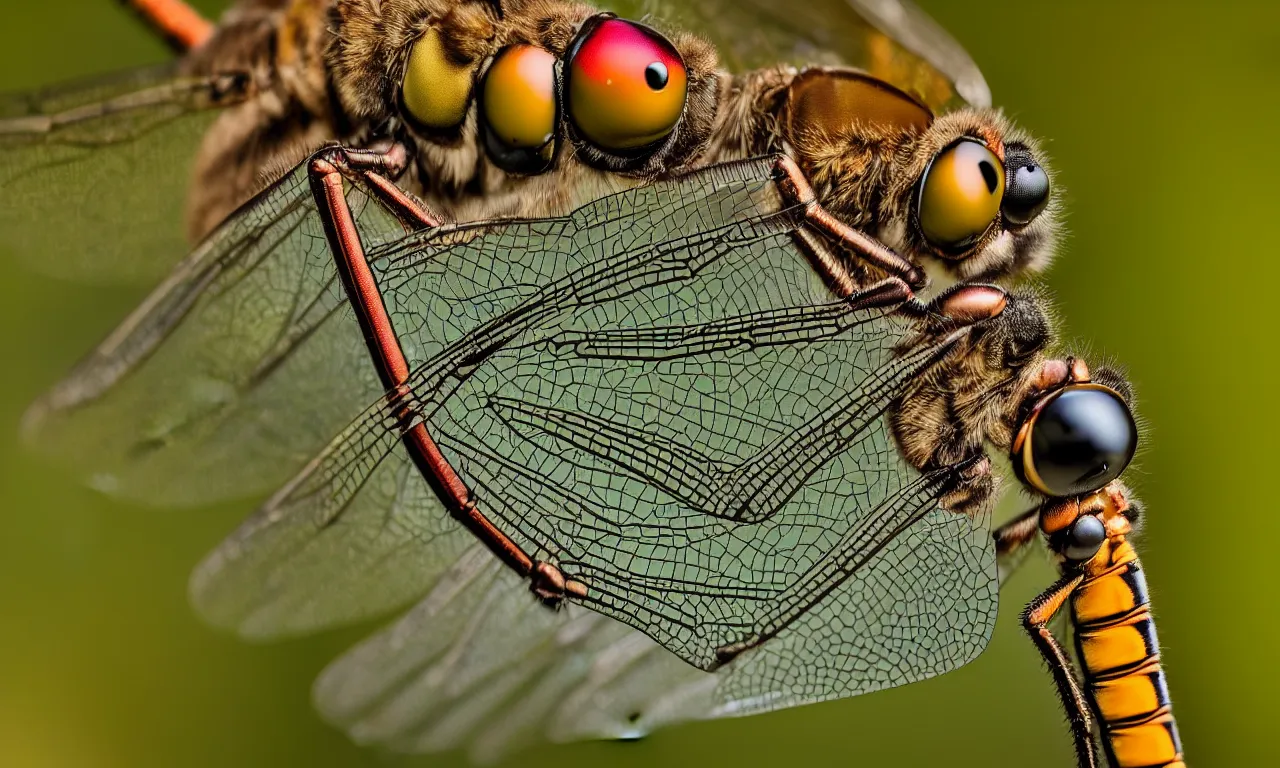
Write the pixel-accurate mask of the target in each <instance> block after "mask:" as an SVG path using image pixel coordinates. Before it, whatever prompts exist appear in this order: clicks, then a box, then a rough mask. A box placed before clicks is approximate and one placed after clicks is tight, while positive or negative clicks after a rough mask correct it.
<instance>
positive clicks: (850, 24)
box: [605, 0, 991, 111]
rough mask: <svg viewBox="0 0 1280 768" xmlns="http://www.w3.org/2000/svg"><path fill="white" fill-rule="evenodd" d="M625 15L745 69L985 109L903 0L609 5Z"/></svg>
mask: <svg viewBox="0 0 1280 768" xmlns="http://www.w3.org/2000/svg"><path fill="white" fill-rule="evenodd" d="M605 4H606V5H607V6H609V7H610V8H612V9H614V10H616V11H617V12H618V13H620V14H622V15H624V16H630V17H631V18H641V17H642V16H643V15H645V14H652V15H653V16H654V17H656V18H658V19H661V20H663V21H664V22H668V23H670V24H671V25H672V26H673V27H675V28H681V29H686V30H689V31H692V32H695V33H697V34H699V35H701V36H702V37H704V38H706V39H707V40H710V41H711V42H712V43H714V44H715V45H716V47H717V48H718V49H719V50H720V54H721V58H722V59H723V61H724V63H725V65H726V66H728V67H729V68H731V69H733V70H735V71H743V70H748V69H757V68H761V67H773V66H777V65H779V64H792V65H794V66H805V65H811V64H827V65H845V66H851V67H857V68H859V69H863V70H866V71H867V72H870V73H871V74H873V75H875V76H876V77H879V78H881V79H883V80H886V81H888V82H890V83H893V84H894V85H896V86H898V87H899V88H901V89H902V90H904V91H906V92H908V93H910V94H912V95H914V96H916V97H917V98H919V99H920V100H921V101H923V102H924V103H925V104H927V105H928V106H930V107H931V108H933V109H934V110H936V111H942V110H944V109H947V108H950V107H954V106H958V105H960V104H964V103H968V104H971V105H973V106H978V107H986V106H990V105H991V92H990V90H989V89H988V88H987V84H986V81H985V80H984V79H983V77H982V73H981V72H980V71H979V70H978V67H977V65H975V64H974V63H973V60H972V59H971V58H970V57H969V55H968V54H967V53H965V51H964V48H963V47H961V46H960V44H959V43H957V42H956V41H955V39H954V38H952V37H951V36H950V35H949V34H947V32H946V31H945V30H943V29H942V28H941V27H940V26H938V24H937V23H936V22H934V21H933V19H931V18H929V16H928V15H926V14H925V13H924V12H923V11H921V10H920V9H919V8H917V7H916V6H915V5H913V4H912V3H910V2H907V0H811V2H804V3H778V2H776V1H775V0H656V1H655V0H609V1H608V2H607V3H605Z"/></svg>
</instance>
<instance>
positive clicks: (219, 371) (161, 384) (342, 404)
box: [27, 166, 403, 505]
mask: <svg viewBox="0 0 1280 768" xmlns="http://www.w3.org/2000/svg"><path fill="white" fill-rule="evenodd" d="M348 189H349V195H348V200H349V202H350V204H351V206H352V209H353V211H354V212H355V213H356V216H357V218H358V221H359V222H360V224H361V226H362V227H363V228H364V229H365V231H366V232H367V233H368V236H369V237H371V238H373V237H375V236H376V234H377V233H380V232H382V233H387V234H391V233H395V234H402V233H403V229H402V228H401V227H400V225H399V224H398V223H397V222H396V221H395V220H394V219H393V218H391V217H390V216H389V215H387V214H386V213H385V211H384V210H383V209H382V208H381V207H379V206H376V205H370V204H369V198H368V197H367V196H366V195H365V194H364V193H363V192H362V191H361V190H360V189H359V188H358V187H354V186H350V187H349V188H348ZM381 391H382V390H381V385H380V384H379V383H378V381H377V377H376V376H375V375H374V372H373V369H372V367H371V366H370V365H369V363H368V353H367V351H366V350H365V347H364V342H363V339H362V337H361V335H360V331H359V328H358V327H357V326H356V324H355V322H354V320H353V319H352V318H351V316H350V308H349V306H348V304H347V300H346V296H345V294H344V292H343V291H342V288H341V285H340V283H339V281H338V280H337V277H336V272H335V269H334V264H333V259H332V257H331V256H330V254H329V252H328V248H327V245H326V243H325V239H324V234H323V229H322V224H321V222H320V219H319V216H318V215H317V214H316V212H315V206H314V201H313V200H312V197H311V191H310V187H309V186H308V181H307V175H306V169H305V167H301V166H300V167H299V168H298V169H297V170H295V171H294V172H293V173H291V174H290V175H289V176H287V177H285V178H284V179H283V180H282V181H281V182H280V183H278V184H276V185H275V186H273V187H272V188H270V189H268V190H267V191H265V192H263V193H262V194H261V195H259V196H258V197H256V198H255V199H254V200H253V201H251V202H250V203H249V204H247V205H246V206H245V207H244V208H242V209H241V210H240V211H239V212H238V213H236V214H235V215H234V216H232V217H231V218H230V219H229V220H228V221H227V222H226V223H225V224H223V225H222V226H221V227H220V228H219V229H217V230H216V231H215V232H214V233H213V234H211V235H210V237H209V238H208V239H207V240H206V241H205V242H204V243H202V244H201V245H200V246H199V247H198V248H197V249H196V250H195V251H194V252H192V254H191V255H190V257H188V259H187V260H186V261H184V262H183V263H182V264H181V265H180V266H179V267H178V268H177V270H176V271H175V272H174V273H173V274H172V275H171V276H170V277H169V278H168V279H167V280H166V281H165V282H164V283H163V284H162V285H161V286H160V287H159V288H157V289H156V290H155V291H154V292H153V293H152V295H151V296H150V297H149V298H148V299H147V300H146V302H144V303H143V305H142V306H141V307H140V308H139V309H138V310H136V311H135V312H134V314H133V315H132V316H131V317H129V318H128V319H127V320H126V321H125V322H124V324H123V325H122V326H121V327H120V328H118V329H117V330H116V331H115V332H114V333H113V334H112V335H111V336H109V337H108V338H107V339H106V340H105V341H104V342H103V343H102V344H101V345H100V346H99V347H98V348H97V349H96V350H94V351H93V352H92V353H91V354H90V355H89V356H88V357H87V358H86V359H85V360H84V361H83V362H82V363H81V364H80V365H79V366H77V368H76V369H75V370H74V371H72V373H71V374H70V375H69V376H68V377H67V379H66V380H64V381H63V382H61V383H60V384H59V385H58V386H57V387H55V388H54V389H53V390H52V391H51V392H50V393H49V394H48V395H46V396H45V397H44V398H43V399H42V400H41V401H39V402H38V403H36V404H35V405H34V406H33V407H32V409H31V411H30V412H29V414H28V417H27V431H28V434H29V435H30V436H31V438H32V440H33V442H34V443H35V444H36V446H37V447H38V448H40V449H42V450H45V451H47V452H49V453H52V454H56V455H60V456H64V457H66V458H68V459H70V460H71V461H72V462H74V466H76V467H79V468H82V469H85V470H87V471H88V472H90V473H91V474H90V477H89V479H90V480H91V482H93V483H94V484H95V485H96V486H97V487H99V488H101V489H103V490H106V491H109V492H112V493H115V494H118V495H121V496H124V497H127V498H133V499H138V500H142V501H146V502H149V503H158V504H170V505H172V504H177V505H187V504H196V503H204V502H209V501H214V500H219V499H225V498H228V497H237V496H238V497H244V496H253V495H261V494H265V493H269V492H271V491H273V490H274V489H276V488H278V487H279V486H280V485H281V484H282V483H284V482H285V481H286V480H288V478H289V477H290V476H292V475H293V474H294V473H296V472H297V470H298V469H299V468H300V467H301V466H302V465H303V464H305V463H306V462H307V461H309V460H310V459H311V457H313V456H314V455H315V454H316V453H317V452H319V451H320V449H321V448H322V447H323V446H324V445H325V443H326V442H327V441H328V440H330V439H331V438H332V437H333V435H334V434H335V433H337V432H338V431H339V430H341V429H342V427H343V426H344V425H345V424H347V423H348V422H349V421H350V420H351V419H353V418H354V417H355V416H357V415H358V414H360V413H361V411H362V410H363V408H364V406H365V405H366V404H367V403H368V402H370V401H371V400H373V399H374V398H376V397H377V396H378V395H379V394H380V393H381Z"/></svg>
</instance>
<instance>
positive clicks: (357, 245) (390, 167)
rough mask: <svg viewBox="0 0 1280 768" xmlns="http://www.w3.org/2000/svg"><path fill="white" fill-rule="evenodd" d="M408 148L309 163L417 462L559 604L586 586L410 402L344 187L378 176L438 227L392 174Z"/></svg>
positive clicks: (411, 213) (465, 520)
mask: <svg viewBox="0 0 1280 768" xmlns="http://www.w3.org/2000/svg"><path fill="white" fill-rule="evenodd" d="M402 152H403V150H400V151H396V150H395V149H394V148H393V149H392V150H391V151H387V152H379V151H375V150H350V149H345V148H342V147H335V148H332V149H329V150H325V151H323V152H321V153H319V154H317V155H316V156H315V157H313V158H312V160H311V163H310V166H309V169H308V172H309V175H310V178H311V189H312V194H313V195H314V196H315V199H316V203H317V206H318V211H319V214H320V217H321V219H322V220H323V222H324V229H325V235H326V238H327V239H328V241H329V247H330V250H331V251H332V253H333V256H334V260H335V262H336V263H337V267H338V272H339V274H340V275H341V277H342V281H343V284H344V286H345V288H346V291H347V296H348V298H349V299H350V302H351V306H352V308H353V309H354V311H355V314H356V318H357V321H358V322H359V323H360V328H361V331H363V333H364V336H365V341H366V343H367V344H368V347H369V352H370V355H371V356H372V358H373V363H374V365H375V367H376V368H377V370H378V375H379V377H380V378H381V379H382V383H383V386H385V387H386V388H387V391H388V393H389V396H388V408H389V410H390V415H391V417H392V418H393V419H394V421H395V422H396V424H397V425H398V426H399V427H400V428H401V429H402V430H404V433H403V437H402V440H403V442H404V445H405V448H406V449H407V450H408V451H409V455H410V457H411V458H412V460H413V462H414V464H415V465H417V467H418V469H419V471H421V473H422V476H423V478H425V479H426V481H427V483H428V484H430V485H431V488H432V490H433V491H435V492H436V494H437V495H438V496H439V497H440V500H441V501H442V502H443V503H444V504H445V506H446V508H447V509H448V510H449V511H450V513H451V514H452V515H453V517H454V518H455V519H457V520H458V521H459V522H461V523H462V525H464V526H465V527H466V528H467V529H468V530H469V531H471V533H472V534H473V535H474V536H475V537H476V538H477V539H479V540H480V541H482V542H483V543H484V544H485V545H486V546H488V547H489V549H490V550H491V551H492V552H493V553H494V554H495V555H497V556H498V558H499V559H500V560H501V561H502V562H503V563H505V564H506V565H507V566H508V567H510V568H511V569H513V570H514V571H515V572H516V573H518V574H520V575H521V576H523V577H527V578H529V579H531V580H532V590H533V592H534V593H535V594H536V595H538V597H539V598H541V599H542V600H543V601H544V602H547V603H548V604H551V605H555V604H557V603H558V602H559V601H560V600H562V599H563V598H564V597H565V596H566V595H574V596H584V595H585V594H586V589H585V587H584V586H583V585H581V584H579V583H578V582H575V581H572V580H568V579H566V578H565V577H564V575H563V574H562V573H561V572H560V571H559V569H557V568H556V567H555V566H552V565H550V564H548V563H543V562H535V561H534V560H533V559H532V558H531V557H530V556H529V555H528V554H527V553H526V552H525V551H524V550H523V549H522V548H521V547H520V546H519V545H518V544H516V543H515V542H514V541H512V540H511V539H510V537H508V536H507V535H506V534H504V533H503V532H502V531H501V530H499V529H498V527H497V526H495V525H494V524H493V523H492V522H491V521H490V520H489V519H488V518H487V517H486V516H485V515H484V514H483V513H482V512H481V511H480V510H479V509H478V508H477V506H476V503H475V501H474V500H473V499H472V498H471V492H470V490H469V489H468V488H467V487H466V484H464V483H463V482H462V479H461V478H460V477H459V476H458V474H457V472H455V471H454V469H453V467H452V466H450V465H449V462H448V460H447V459H446V458H445V457H444V455H443V454H442V453H441V451H440V448H439V447H438V446H437V445H436V442H435V440H434V439H433V438H432V437H431V434H430V433H429V432H428V431H427V427H426V425H425V424H424V423H422V422H421V421H418V422H416V423H415V419H416V416H417V414H416V412H415V411H414V410H413V408H412V406H411V405H410V404H409V403H410V402H411V400H412V396H413V392H412V390H411V389H410V387H409V386H408V384H407V382H408V380H409V375H410V370H409V362H408V360H407V359H406V358H405V355H404V350H403V349H402V348H401V346H400V341H399V339H398V338H397V337H396V333H395V329H394V328H393V327H392V324H391V317H390V315H389V314H388V313H387V309H386V305H385V304H384V302H383V300H382V294H381V292H380V290H379V288H378V284H377V280H376V278H375V277H374V274H373V270H372V269H371V268H370V266H369V262H368V259H367V258H366V255H365V251H364V245H363V243H362V242H361V241H360V233H359V232H358V231H357V228H356V222H355V216H354V215H353V214H352V212H351V209H350V207H349V206H348V204H347V198H346V193H345V191H344V185H345V184H346V182H347V181H352V182H354V183H362V182H367V183H370V184H371V185H372V186H371V187H370V191H372V192H373V193H374V194H376V195H378V196H379V199H380V200H382V201H383V202H384V203H386V204H387V205H388V206H389V207H390V208H391V209H392V210H393V211H397V213H396V215H397V216H399V217H401V220H402V221H406V220H407V221H410V222H413V221H415V220H416V222H417V223H418V225H419V228H422V227H430V226H434V224H435V222H436V219H435V217H434V216H433V215H432V214H431V213H430V212H429V211H426V210H425V209H424V208H422V207H421V206H420V204H418V203H417V202H416V201H414V200H413V199H412V198H410V197H409V196H408V195H407V194H405V193H403V192H401V191H400V190H398V189H395V185H394V184H392V183H391V182H390V181H388V180H387V177H388V176H396V175H398V172H399V171H400V170H402V169H403V167H404V162H405V160H406V157H405V156H404V155H403V154H402ZM375 180H376V181H375ZM384 182H385V183H384Z"/></svg>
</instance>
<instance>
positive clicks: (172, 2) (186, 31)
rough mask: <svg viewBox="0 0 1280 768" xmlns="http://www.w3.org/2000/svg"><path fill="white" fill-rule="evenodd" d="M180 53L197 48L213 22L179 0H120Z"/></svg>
mask: <svg viewBox="0 0 1280 768" xmlns="http://www.w3.org/2000/svg"><path fill="white" fill-rule="evenodd" d="M123 2H124V4H125V5H127V6H129V7H130V8H132V9H133V10H134V12H135V13H137V14H138V15H139V16H141V17H142V18H143V19H145V20H146V21H147V23H149V24H150V25H151V26H152V27H154V28H155V30H156V31H157V32H159V33H160V34H161V35H163V36H164V39H165V40H167V41H168V42H169V44H170V45H172V46H173V47H174V48H175V49H176V50H178V51H179V52H180V53H183V52H186V51H189V50H191V49H192V48H199V47H200V46H201V45H204V43H205V41H206V40H208V39H209V38H210V37H212V36H213V30H214V25H213V23H212V22H210V21H209V20H208V19H206V18H204V17H203V16H201V15H200V14H199V13H198V12H197V11H196V10H195V9H194V8H192V7H191V6H189V5H187V4H186V3H184V2H182V0H123Z"/></svg>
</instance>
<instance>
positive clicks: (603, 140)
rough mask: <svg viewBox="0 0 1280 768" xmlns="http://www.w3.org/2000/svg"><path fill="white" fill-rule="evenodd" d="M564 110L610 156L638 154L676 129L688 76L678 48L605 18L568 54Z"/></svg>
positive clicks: (637, 26)
mask: <svg viewBox="0 0 1280 768" xmlns="http://www.w3.org/2000/svg"><path fill="white" fill-rule="evenodd" d="M566 81H567V82H566V85H565V93H566V110H567V111H568V113H569V119H570V120H572V121H573V125H574V127H575V128H577V130H578V133H579V134H581V135H582V137H583V138H584V139H586V140H587V141H589V142H591V143H592V144H594V145H595V146H596V147H598V148H600V149H602V150H604V151H606V152H618V153H639V152H641V151H643V150H644V149H646V148H648V147H650V146H651V145H654V144H657V143H658V142H660V141H662V140H663V139H665V138H666V137H667V136H669V135H670V134H671V132H672V131H673V130H675V127H676V124H677V123H678V122H679V121H680V115H681V114H682V113H683V112H684V104H685V97H686V95H687V92H688V87H689V82H688V73H687V72H686V71H685V67H684V62H683V61H682V60H681V58H680V54H679V53H678V52H677V51H676V49H675V47H674V46H673V45H671V43H670V42H669V41H668V40H667V39H666V38H665V37H663V36H662V35H660V34H658V33H657V32H655V31H654V30H652V29H649V28H648V27H646V26H643V25H641V24H636V23H634V22H630V21H623V20H622V19H606V20H604V21H601V22H599V23H598V24H596V25H595V26H594V27H592V28H590V29H589V30H588V31H587V32H586V34H585V35H584V36H583V38H582V39H581V41H580V42H579V43H578V45H577V46H576V47H575V48H574V50H573V51H572V52H571V53H570V55H569V64H568V66H567V67H566Z"/></svg>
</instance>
